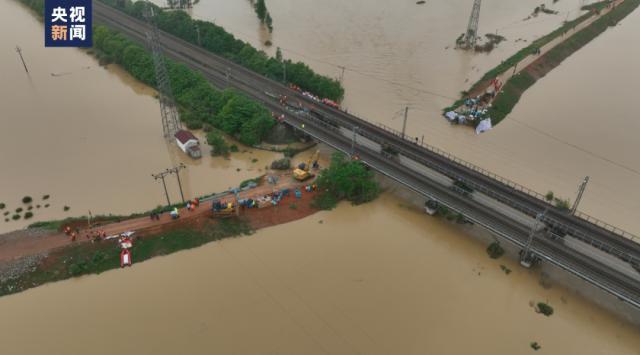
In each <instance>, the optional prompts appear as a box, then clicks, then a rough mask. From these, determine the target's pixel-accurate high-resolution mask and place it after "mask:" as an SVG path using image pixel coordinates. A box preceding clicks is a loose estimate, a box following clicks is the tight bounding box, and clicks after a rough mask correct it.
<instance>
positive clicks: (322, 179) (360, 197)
mask: <svg viewBox="0 0 640 355" xmlns="http://www.w3.org/2000/svg"><path fill="white" fill-rule="evenodd" d="M317 184H318V188H319V190H320V191H321V192H320V194H318V195H317V196H316V197H315V199H316V200H317V201H314V204H315V205H316V206H317V207H318V208H322V209H331V208H333V207H335V204H336V203H337V202H338V201H340V200H342V199H345V200H348V201H351V203H353V204H354V205H359V204H362V203H366V202H369V201H373V200H374V199H375V198H376V197H377V196H378V194H379V193H380V186H378V183H377V182H376V181H375V180H374V175H373V172H371V171H370V170H369V169H368V168H367V167H366V166H365V165H364V164H363V163H362V162H361V161H358V160H351V159H349V158H348V157H347V156H345V155H344V154H342V153H334V154H333V155H332V156H331V164H330V165H329V167H328V168H326V169H324V170H322V171H321V172H320V174H319V175H318V179H317ZM323 207H326V208H323ZM328 207H331V208H328Z"/></svg>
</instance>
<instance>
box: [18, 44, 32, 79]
mask: <svg viewBox="0 0 640 355" xmlns="http://www.w3.org/2000/svg"><path fill="white" fill-rule="evenodd" d="M16 52H18V55H19V56H20V60H22V65H24V71H26V72H27V74H29V69H27V63H25V62H24V58H23V57H22V49H21V48H20V46H16Z"/></svg>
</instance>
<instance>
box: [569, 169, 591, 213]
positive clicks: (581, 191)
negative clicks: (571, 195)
mask: <svg viewBox="0 0 640 355" xmlns="http://www.w3.org/2000/svg"><path fill="white" fill-rule="evenodd" d="M588 182H589V177H588V176H587V177H585V178H584V180H582V183H581V184H580V187H578V197H576V201H575V202H574V203H573V207H571V214H574V213H576V211H577V210H578V204H580V200H582V195H583V194H584V190H585V189H586V188H587V183H588Z"/></svg>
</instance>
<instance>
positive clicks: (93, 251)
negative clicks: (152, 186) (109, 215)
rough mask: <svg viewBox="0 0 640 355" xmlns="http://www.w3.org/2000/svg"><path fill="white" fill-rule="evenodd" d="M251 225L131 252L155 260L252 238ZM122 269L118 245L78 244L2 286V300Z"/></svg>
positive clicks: (222, 226)
mask: <svg viewBox="0 0 640 355" xmlns="http://www.w3.org/2000/svg"><path fill="white" fill-rule="evenodd" d="M252 232H253V231H252V230H251V228H250V227H249V224H248V223H246V222H245V221H244V220H240V219H235V218H232V219H225V220H220V221H218V222H217V223H215V224H208V225H206V226H205V227H203V228H199V229H198V230H191V229H180V230H173V231H170V232H165V233H162V234H160V235H156V236H151V237H143V238H136V240H135V242H134V246H133V248H132V249H131V253H132V258H133V261H134V262H136V263H139V262H142V261H144V260H148V259H150V258H153V257H155V256H159V255H167V254H171V253H174V252H176V251H180V250H185V249H191V248H195V247H198V246H201V245H203V244H206V243H209V242H212V241H216V240H220V239H224V238H229V237H235V236H240V235H250V234H252ZM118 267H120V250H119V248H118V247H117V245H116V244H115V243H112V242H100V243H78V244H75V245H71V246H69V247H66V248H63V249H60V250H59V251H57V252H53V253H52V254H50V255H49V257H47V259H45V260H44V261H42V262H40V264H39V265H38V266H37V267H36V268H35V269H34V270H32V271H29V272H27V273H25V274H23V275H21V276H20V277H18V278H17V279H12V280H7V281H4V282H2V283H0V296H4V295H8V294H12V293H17V292H21V291H23V290H26V289H29V288H32V287H36V286H40V285H43V284H45V283H48V282H53V281H59V280H64V279H68V278H70V277H74V276H79V275H86V274H99V273H102V272H104V271H107V270H111V269H115V268H118Z"/></svg>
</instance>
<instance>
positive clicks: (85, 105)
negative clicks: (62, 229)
mask: <svg viewBox="0 0 640 355" xmlns="http://www.w3.org/2000/svg"><path fill="white" fill-rule="evenodd" d="M0 18H1V19H2V21H0V49H1V50H0V68H2V69H0V73H1V78H2V80H0V103H1V106H2V113H0V126H1V127H2V129H0V166H2V168H1V169H0V181H1V182H2V184H0V203H5V204H6V205H7V208H6V209H4V210H2V211H0V213H4V212H5V211H7V210H10V211H11V212H12V213H11V214H10V215H7V216H2V219H0V233H2V232H7V231H10V230H14V229H18V228H21V227H23V226H25V225H27V224H28V223H32V222H34V221H38V220H47V219H57V218H64V217H68V216H79V215H86V214H87V213H88V211H89V210H90V211H91V212H92V213H93V214H94V215H96V214H101V213H102V214H104V213H113V214H129V213H132V212H140V211H146V210H149V209H151V208H153V207H155V206H157V205H161V204H164V203H166V199H165V196H164V191H163V188H162V184H161V182H160V181H155V180H154V179H153V178H152V177H151V174H152V173H158V172H161V171H164V170H165V169H166V168H170V167H172V166H176V165H177V164H179V163H181V162H182V163H184V164H186V165H187V169H186V170H183V172H182V176H181V178H182V183H183V188H184V193H185V198H193V197H195V196H197V195H202V194H206V193H211V192H218V191H222V190H225V189H227V188H228V187H230V186H233V185H236V184H237V183H239V182H240V181H242V180H244V179H248V178H252V177H255V176H257V175H260V174H261V172H260V170H261V168H264V166H265V165H267V164H269V163H270V162H271V161H272V160H273V159H275V157H277V156H278V155H277V154H273V153H267V152H262V151H253V150H251V151H248V152H244V153H237V154H233V155H232V157H231V159H230V160H225V159H223V158H211V157H210V156H209V154H208V150H207V149H208V146H206V145H203V149H204V151H203V155H204V158H203V159H201V160H198V161H194V160H191V159H190V158H188V157H186V156H185V155H184V154H183V153H182V152H181V151H180V150H179V149H178V148H177V146H176V145H175V144H167V143H166V142H165V141H164V139H163V138H162V126H161V122H160V120H161V119H160V109H159V105H158V102H157V100H156V99H155V98H154V92H153V91H152V90H151V89H149V88H148V87H146V86H144V85H142V84H140V83H139V82H137V81H135V80H134V79H133V78H131V77H130V76H128V75H127V74H126V73H124V72H123V71H122V70H120V69H118V68H117V67H109V68H107V69H105V68H102V67H100V66H99V65H98V63H97V61H96V60H95V59H94V58H93V57H91V56H89V55H87V54H86V53H84V52H83V51H81V50H77V49H71V48H69V49H57V48H44V47H43V44H42V24H41V23H39V22H38V20H37V19H36V18H35V16H34V15H33V14H32V13H31V12H29V11H28V10H27V9H26V8H24V7H23V6H21V5H20V4H18V3H17V2H15V1H1V2H0ZM16 32H20V33H21V35H20V36H19V38H15V36H14V34H15V33H16ZM16 45H20V46H21V48H22V51H23V54H24V57H25V61H26V63H27V65H28V68H29V74H28V75H27V74H26V73H25V72H24V69H23V68H22V64H21V62H20V59H19V57H18V55H17V53H16V52H15V50H14V48H15V46H16ZM201 138H202V137H201ZM201 140H202V141H203V142H204V139H201ZM254 159H257V161H256V162H253V161H254ZM167 185H168V186H167V187H168V189H169V193H170V199H171V202H173V203H175V202H179V201H180V194H179V189H178V184H177V180H176V178H175V176H170V177H168V178H167ZM44 195H51V197H50V199H49V200H47V201H43V200H42V196H44ZM23 196H31V197H33V198H34V209H33V211H32V212H33V213H34V215H35V216H34V218H32V219H31V220H29V221H24V220H22V219H21V220H19V221H17V222H14V221H11V222H5V221H4V219H5V218H8V217H11V215H12V214H13V211H15V209H16V208H20V207H23V208H26V207H25V206H24V205H23V204H22V203H21V202H20V201H21V200H22V197H23ZM47 203H48V204H50V207H49V208H45V207H44V206H45V204H47ZM37 204H39V205H41V208H39V209H38V208H35V205H37ZM65 205H66V206H69V207H70V210H69V211H68V212H64V211H63V207H64V206H65Z"/></svg>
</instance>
